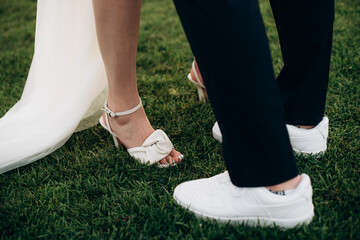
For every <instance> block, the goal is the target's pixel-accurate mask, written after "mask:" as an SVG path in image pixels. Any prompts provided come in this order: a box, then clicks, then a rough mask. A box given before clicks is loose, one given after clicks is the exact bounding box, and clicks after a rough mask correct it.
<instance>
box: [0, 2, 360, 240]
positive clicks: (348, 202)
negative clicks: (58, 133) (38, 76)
mask: <svg viewBox="0 0 360 240" xmlns="http://www.w3.org/2000/svg"><path fill="white" fill-rule="evenodd" d="M260 3H261V8H262V12H263V17H264V21H265V25H266V28H267V33H268V37H269V43H270V47H271V51H272V56H273V63H274V68H275V71H276V73H278V72H279V70H280V68H281V65H282V60H281V53H280V47H279V42H278V37H277V32H276V27H275V23H274V20H273V18H272V13H271V9H270V6H269V3H268V1H267V0H260ZM35 16H36V1H35V0H32V1H30V0H17V1H13V0H0V116H3V115H4V114H5V113H6V112H7V111H8V110H9V109H10V108H11V106H12V105H14V104H15V103H16V102H17V100H18V99H19V98H20V96H21V93H22V89H23V86H24V83H25V80H26V77H27V73H28V69H29V66H30V63H31V59H32V54H33V42H34V29H35ZM192 59H193V56H192V54H191V51H190V49H189V45H188V43H187V41H186V38H185V35H184V33H183V30H182V28H181V25H180V23H179V20H178V17H177V15H176V12H175V10H174V7H173V5H172V2H171V1H164V0H144V3H143V8H142V22H141V29H140V39H139V54H138V62H137V64H138V80H139V91H140V95H141V96H142V98H143V101H144V104H145V110H146V112H147V114H148V116H149V119H150V121H151V122H152V124H153V126H154V127H155V128H161V129H163V130H165V131H166V132H167V134H168V135H169V137H170V138H171V139H172V141H173V143H174V145H175V147H176V148H177V149H179V150H181V151H182V152H183V153H184V155H185V157H186V159H185V161H184V162H183V163H182V164H179V165H178V166H176V167H174V168H170V169H158V168H156V167H147V166H143V165H141V164H139V163H137V162H135V161H134V160H133V159H131V158H130V157H129V156H128V154H127V153H126V152H125V151H118V150H117V149H115V148H114V146H113V145H112V139H111V137H110V135H108V133H107V132H106V131H105V130H104V129H102V128H101V127H100V126H99V125H98V126H95V127H93V128H90V129H88V130H85V131H82V132H80V133H76V134H74V135H73V136H72V137H71V138H70V140H69V141H68V142H67V143H66V145H65V146H64V147H62V148H61V149H59V150H58V151H56V152H55V153H53V154H51V155H50V156H47V157H45V158H43V159H41V160H39V161H37V162H35V163H33V164H31V165H28V166H25V167H22V168H20V169H16V170H13V171H10V172H7V173H5V174H2V175H0V238H1V239H29V238H41V239H49V238H61V239H62V238H79V239H98V238H105V239H108V238H117V239H123V238H125V239H149V238H154V239H165V238H168V239H240V238H241V239H360V219H359V218H360V213H359V212H360V197H359V186H360V181H359V171H360V166H359V152H360V131H359V130H360V81H359V76H360V65H359V63H360V2H359V1H357V0H356V1H355V0H337V1H336V19H335V27H334V44H333V54H332V63H331V72H330V84H329V92H328V98H327V108H326V115H327V116H328V117H329V119H330V136H329V139H328V147H329V149H328V151H327V153H326V155H325V156H324V157H322V158H320V159H315V158H305V157H298V158H297V160H298V165H299V169H300V172H304V173H307V174H309V175H310V176H311V179H312V183H313V189H314V197H313V199H314V204H315V214H316V215H315V218H314V220H313V222H312V223H311V224H310V225H309V226H305V227H301V228H299V229H293V230H288V231H281V230H280V229H278V228H265V229H262V228H249V227H246V226H231V225H226V224H217V223H210V222H207V221H203V220H198V219H196V218H195V217H194V215H193V214H191V213H188V212H187V211H185V210H184V209H182V208H181V207H179V206H178V205H176V204H175V202H174V201H173V199H172V192H173V190H174V188H175V187H176V186H177V185H178V184H179V183H181V182H183V181H186V180H191V179H197V178H201V177H209V176H212V175H215V174H217V173H220V172H223V171H224V170H225V166H224V162H223V159H222V146H221V144H220V143H218V142H217V141H216V140H214V139H213V137H212V135H211V127H212V125H213V123H214V121H215V118H214V115H213V113H212V110H211V106H210V104H200V103H199V102H198V100H197V93H196V89H195V88H194V87H193V86H192V85H191V83H189V82H188V81H187V80H186V75H187V73H188V71H189V69H190V66H191V62H192ZM0 156H1V153H0Z"/></svg>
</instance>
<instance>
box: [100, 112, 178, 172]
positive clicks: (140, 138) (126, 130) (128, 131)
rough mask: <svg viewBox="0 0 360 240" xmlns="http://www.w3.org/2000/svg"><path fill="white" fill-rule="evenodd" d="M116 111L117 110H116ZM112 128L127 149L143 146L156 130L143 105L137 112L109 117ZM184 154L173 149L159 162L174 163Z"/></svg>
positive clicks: (104, 118)
mask: <svg viewBox="0 0 360 240" xmlns="http://www.w3.org/2000/svg"><path fill="white" fill-rule="evenodd" d="M114 112H115V111H114ZM106 114H107V113H105V112H104V114H103V117H102V118H103V122H104V123H106V121H107V119H106ZM108 119H109V124H110V128H111V130H112V131H113V132H114V133H115V134H116V136H117V138H118V140H119V141H120V143H122V144H123V145H124V146H125V147H126V149H131V148H136V147H139V146H141V145H142V144H143V143H144V141H145V140H146V139H147V138H148V137H149V136H150V135H151V134H152V133H154V132H155V130H154V128H153V127H152V126H151V124H150V122H149V120H148V118H147V116H146V114H145V111H144V108H143V107H142V106H141V107H140V108H139V109H138V110H136V111H135V112H133V113H131V114H128V115H125V116H118V117H108ZM182 158H183V156H182V154H181V153H180V152H178V151H176V150H175V149H172V150H171V152H170V153H169V154H168V155H167V156H166V157H164V158H162V159H161V160H160V161H158V164H165V165H168V164H173V163H178V162H181V160H182Z"/></svg>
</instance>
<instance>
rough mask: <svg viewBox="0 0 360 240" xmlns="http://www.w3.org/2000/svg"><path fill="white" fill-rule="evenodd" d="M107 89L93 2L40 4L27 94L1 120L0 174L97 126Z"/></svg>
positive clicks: (58, 0)
mask: <svg viewBox="0 0 360 240" xmlns="http://www.w3.org/2000/svg"><path fill="white" fill-rule="evenodd" d="M106 85H107V83H106V74H105V67H104V64H103V61H102V58H101V55H100V50H99V47H98V43H97V38H96V30H95V20H94V15H93V6H92V1H91V0H71V1H70V0H69V1H68V0H55V1H50V0H38V6H37V19H36V33H35V51H34V57H33V61H32V64H31V67H30V70H29V75H28V78H27V81H26V85H25V88H24V92H23V94H22V97H21V99H20V101H19V102H18V103H17V104H16V105H14V106H13V107H12V108H11V109H10V110H9V111H8V112H7V113H6V114H5V115H4V116H3V117H2V118H1V119H0V173H4V172H6V171H9V170H11V169H14V168H17V167H20V166H23V165H26V164H29V163H31V162H33V161H35V160H38V159H40V158H43V157H44V156H46V155H48V154H50V153H51V152H53V151H55V150H56V149H58V148H59V147H61V146H62V145H63V144H64V143H65V142H66V141H67V140H68V139H69V137H70V136H71V135H72V134H73V133H74V132H75V131H76V130H82V129H85V128H87V127H90V126H93V125H94V124H96V123H97V120H98V116H99V109H100V107H101V106H102V104H103V103H104V100H105V98H106V90H105V89H106ZM79 123H80V124H79Z"/></svg>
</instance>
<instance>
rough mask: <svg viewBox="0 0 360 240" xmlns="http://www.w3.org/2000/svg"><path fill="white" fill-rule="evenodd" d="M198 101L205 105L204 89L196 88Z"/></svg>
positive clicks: (206, 95) (206, 96)
mask: <svg viewBox="0 0 360 240" xmlns="http://www.w3.org/2000/svg"><path fill="white" fill-rule="evenodd" d="M197 91H198V96H199V101H200V102H204V103H206V102H207V101H208V94H207V91H206V89H205V88H202V87H200V86H197Z"/></svg>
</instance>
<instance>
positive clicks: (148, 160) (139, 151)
mask: <svg viewBox="0 0 360 240" xmlns="http://www.w3.org/2000/svg"><path fill="white" fill-rule="evenodd" d="M141 106H142V102H141V99H140V103H139V104H138V105H137V106H136V107H134V108H132V109H130V110H127V111H124V112H116V113H115V112H113V111H111V109H110V108H109V107H108V104H107V101H106V102H105V104H104V109H102V110H103V111H104V112H105V113H106V114H105V120H106V121H105V122H104V118H103V117H101V118H100V119H99V122H100V124H101V126H103V128H105V129H106V130H107V131H109V132H110V134H111V135H112V137H113V140H114V144H115V146H116V147H119V142H120V140H119V139H118V137H117V136H116V134H115V133H114V132H113V131H112V130H111V128H110V124H109V117H112V118H116V117H120V116H126V115H129V114H132V113H134V112H136V111H137V110H138V109H139V108H140V107H141ZM120 143H121V142H120ZM173 148H174V146H173V144H172V143H171V141H170V139H169V137H168V136H167V135H166V133H165V132H164V131H162V130H160V129H157V130H155V131H154V132H153V133H152V134H151V135H150V136H149V137H148V138H147V139H146V140H145V141H144V143H143V144H142V145H141V146H140V147H133V148H129V149H127V151H128V153H129V154H130V156H132V157H133V158H135V159H137V160H139V161H140V162H141V163H143V164H150V165H151V164H154V163H157V162H158V161H160V160H161V159H163V158H165V157H166V156H167V155H169V154H170V152H171V150H172V149H173ZM170 165H173V164H159V165H158V166H159V167H167V166H170Z"/></svg>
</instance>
